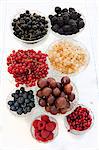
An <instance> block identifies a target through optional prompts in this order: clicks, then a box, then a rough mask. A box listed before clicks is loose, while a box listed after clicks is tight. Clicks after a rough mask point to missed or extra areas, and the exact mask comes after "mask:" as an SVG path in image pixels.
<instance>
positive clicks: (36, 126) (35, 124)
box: [32, 120, 40, 128]
mask: <svg viewBox="0 0 99 150" xmlns="http://www.w3.org/2000/svg"><path fill="white" fill-rule="evenodd" d="M39 121H40V120H34V121H33V123H32V125H33V127H34V128H38V122H39Z"/></svg>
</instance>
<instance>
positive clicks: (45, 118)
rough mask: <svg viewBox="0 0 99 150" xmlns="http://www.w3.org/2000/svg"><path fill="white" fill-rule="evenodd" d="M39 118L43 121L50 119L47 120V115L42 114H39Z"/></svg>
mask: <svg viewBox="0 0 99 150" xmlns="http://www.w3.org/2000/svg"><path fill="white" fill-rule="evenodd" d="M41 120H42V121H45V122H49V121H50V120H49V117H48V116H47V115H42V116H41Z"/></svg>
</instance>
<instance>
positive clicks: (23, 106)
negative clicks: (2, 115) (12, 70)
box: [8, 87, 35, 115]
mask: <svg viewBox="0 0 99 150" xmlns="http://www.w3.org/2000/svg"><path fill="white" fill-rule="evenodd" d="M11 96H12V100H10V101H8V105H9V107H10V110H11V111H14V112H17V114H18V115H22V114H27V113H28V112H31V110H32V108H34V107H35V102H34V95H33V91H32V90H29V91H25V88H24V87H21V88H20V89H19V90H16V91H15V93H12V94H11Z"/></svg>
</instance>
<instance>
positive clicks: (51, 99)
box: [47, 95, 55, 105]
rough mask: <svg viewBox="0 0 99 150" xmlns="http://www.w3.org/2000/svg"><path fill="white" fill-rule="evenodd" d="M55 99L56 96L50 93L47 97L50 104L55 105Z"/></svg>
mask: <svg viewBox="0 0 99 150" xmlns="http://www.w3.org/2000/svg"><path fill="white" fill-rule="evenodd" d="M54 101H55V97H54V96H53V95H50V96H49V97H48V99H47V102H48V104H49V105H53V103H54Z"/></svg>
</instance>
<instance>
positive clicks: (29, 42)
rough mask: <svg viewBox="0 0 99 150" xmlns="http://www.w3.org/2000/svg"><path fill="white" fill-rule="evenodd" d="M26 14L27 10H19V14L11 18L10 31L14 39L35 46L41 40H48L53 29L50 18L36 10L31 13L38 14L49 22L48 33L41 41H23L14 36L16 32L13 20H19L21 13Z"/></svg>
mask: <svg viewBox="0 0 99 150" xmlns="http://www.w3.org/2000/svg"><path fill="white" fill-rule="evenodd" d="M25 12H26V9H19V10H17V13H16V14H15V15H14V16H13V17H12V18H11V22H10V31H11V33H12V35H13V37H14V38H15V39H17V40H19V41H20V42H23V43H27V44H35V43H38V42H40V41H41V40H44V39H45V38H47V37H48V35H49V33H50V29H51V24H50V20H49V18H48V17H47V16H46V15H45V14H43V13H42V12H40V11H38V10H36V9H33V10H32V9H29V12H30V13H31V14H33V13H37V14H38V15H40V16H42V17H45V19H46V20H47V21H48V28H47V33H46V34H45V35H44V36H43V37H42V38H40V39H38V40H34V41H27V40H22V39H20V38H18V37H17V36H15V35H14V34H13V32H14V30H13V26H12V22H13V19H16V18H18V17H19V16H20V14H21V13H25Z"/></svg>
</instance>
